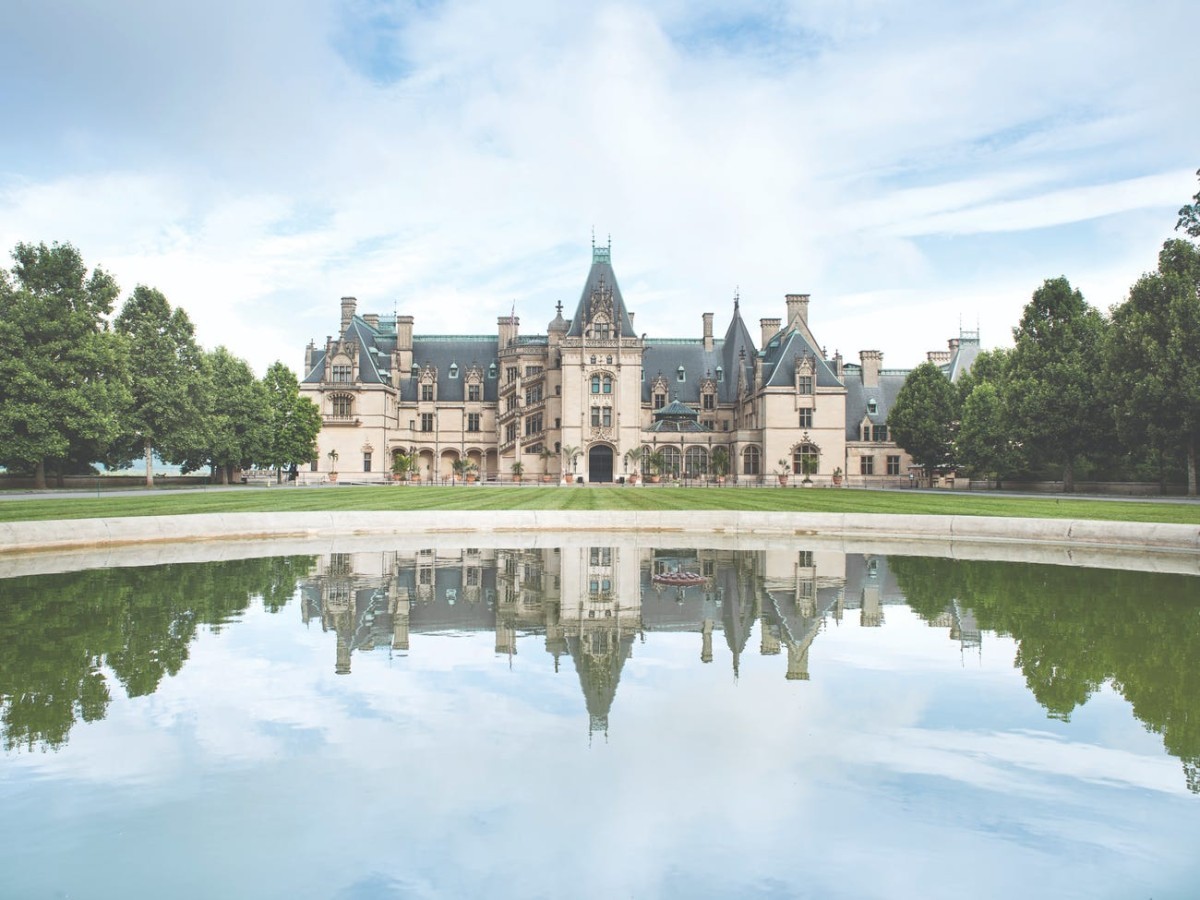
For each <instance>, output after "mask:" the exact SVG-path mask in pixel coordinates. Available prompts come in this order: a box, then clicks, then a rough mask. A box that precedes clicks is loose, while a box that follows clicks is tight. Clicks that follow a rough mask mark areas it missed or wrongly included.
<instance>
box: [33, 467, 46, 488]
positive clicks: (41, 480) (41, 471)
mask: <svg viewBox="0 0 1200 900" xmlns="http://www.w3.org/2000/svg"><path fill="white" fill-rule="evenodd" d="M33 487H34V490H39V491H44V490H45V489H46V461H45V460H44V459H39V460H38V461H37V465H36V466H34V467H33Z"/></svg>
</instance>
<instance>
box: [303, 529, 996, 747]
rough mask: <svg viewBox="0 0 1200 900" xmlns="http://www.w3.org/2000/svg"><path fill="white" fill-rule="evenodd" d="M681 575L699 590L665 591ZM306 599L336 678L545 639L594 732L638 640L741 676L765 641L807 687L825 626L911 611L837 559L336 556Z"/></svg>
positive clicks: (972, 638) (808, 554)
mask: <svg viewBox="0 0 1200 900" xmlns="http://www.w3.org/2000/svg"><path fill="white" fill-rule="evenodd" d="M677 572H691V573H696V574H697V575H702V576H703V582H702V583H697V584H693V585H687V586H682V585H668V584H664V583H663V582H662V581H661V580H658V579H656V576H662V575H664V574H668V573H677ZM301 590H302V598H303V601H302V602H303V605H302V614H303V616H304V619H305V621H306V622H307V621H310V620H312V619H317V620H319V621H320V622H321V624H322V626H323V627H324V628H325V629H326V630H329V631H333V632H335V633H336V636H337V650H336V661H335V670H336V671H337V672H338V673H340V674H348V673H349V672H350V668H351V656H352V654H353V653H354V652H356V651H357V652H363V651H371V650H375V649H377V648H388V649H389V650H390V651H392V652H401V653H407V652H409V650H410V636H411V635H414V634H429V635H437V634H442V635H449V634H462V633H470V632H491V633H493V634H494V635H495V652H496V653H499V654H505V655H509V656H512V655H515V654H516V653H517V650H518V638H519V637H527V636H531V635H532V636H538V635H541V636H544V639H545V650H546V652H547V653H548V654H549V655H550V656H551V657H552V658H553V665H554V668H555V671H558V670H559V668H560V666H561V665H562V664H563V662H564V658H569V660H570V663H572V664H573V665H574V667H575V670H576V673H577V674H578V676H579V681H580V687H581V689H582V691H583V694H584V698H585V703H586V706H587V710H588V714H589V717H590V720H591V727H592V728H593V729H601V730H603V729H605V728H607V723H608V715H609V711H610V708H611V706H612V703H613V699H614V697H615V696H616V691H617V684H618V682H619V680H620V677H621V672H622V669H623V667H624V665H625V661H626V660H627V659H629V658H630V657H631V656H632V655H633V648H634V643H635V638H639V637H640V638H642V639H644V638H645V637H646V635H647V634H649V633H656V632H675V633H691V634H695V635H696V636H697V644H698V647H697V649H698V655H699V657H700V660H701V661H702V662H704V663H711V662H713V661H714V659H715V658H716V656H717V655H720V656H721V657H722V658H727V659H728V661H729V665H730V666H731V668H732V671H733V674H734V675H736V674H737V672H738V669H739V666H740V665H741V660H742V657H743V656H744V654H745V653H746V652H747V651H748V646H749V643H750V640H751V636H752V633H753V632H754V631H755V630H756V629H757V631H758V639H759V647H758V649H759V653H761V654H762V655H764V656H776V655H783V654H786V658H787V662H786V674H785V677H786V678H787V679H789V680H801V681H807V680H808V679H809V659H808V655H809V649H810V647H811V646H812V644H813V641H814V639H815V638H816V637H817V635H818V634H819V633H820V632H821V631H822V629H823V628H824V627H825V625H826V624H827V623H830V622H833V623H840V622H841V621H842V620H843V617H844V616H846V615H847V614H851V615H853V614H855V613H856V614H857V621H858V624H859V625H860V626H862V627H880V626H882V625H883V624H884V610H885V607H887V606H889V605H893V604H904V598H903V596H902V595H901V593H900V591H899V589H898V588H897V586H896V583H895V580H894V578H892V576H891V574H890V573H889V571H888V568H887V559H886V558H885V557H882V556H865V557H864V556H859V555H850V556H847V555H846V554H843V553H841V552H838V551H835V550H799V551H796V550H784V549H767V550H753V551H751V550H682V549H670V550H653V549H644V548H634V547H620V546H591V547H562V548H554V549H530V550H505V549H453V550H446V549H441V550H437V549H429V550H418V551H415V552H411V551H410V552H399V551H385V552H370V553H353V554H350V553H340V554H331V555H328V556H324V557H321V558H320V559H319V562H318V564H317V566H316V568H315V569H314V573H313V575H312V576H311V577H310V578H309V580H308V581H307V582H305V583H303V584H302V588H301ZM931 624H932V625H933V626H934V627H943V628H946V629H948V631H949V634H950V637H951V638H952V639H954V640H957V641H960V643H961V644H962V645H963V646H964V647H968V646H975V647H977V646H978V644H979V631H978V628H977V626H976V625H975V623H974V618H973V616H972V615H971V613H970V611H969V610H965V609H959V608H958V607H957V606H955V607H952V608H951V609H949V610H947V612H946V613H945V614H944V615H943V616H942V617H941V618H940V619H938V620H937V621H935V622H933V623H931ZM719 642H720V643H723V644H724V649H718V648H719V647H720V643H719ZM714 645H716V646H714ZM525 646H528V644H526V645H525Z"/></svg>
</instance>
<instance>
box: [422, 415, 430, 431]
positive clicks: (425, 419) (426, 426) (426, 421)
mask: <svg viewBox="0 0 1200 900" xmlns="http://www.w3.org/2000/svg"><path fill="white" fill-rule="evenodd" d="M421 430H422V431H433V413H421Z"/></svg>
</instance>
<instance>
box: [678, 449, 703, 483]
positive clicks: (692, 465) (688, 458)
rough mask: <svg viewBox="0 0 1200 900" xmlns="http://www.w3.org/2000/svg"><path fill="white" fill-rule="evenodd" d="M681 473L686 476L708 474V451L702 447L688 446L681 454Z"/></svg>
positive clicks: (692, 476) (693, 476)
mask: <svg viewBox="0 0 1200 900" xmlns="http://www.w3.org/2000/svg"><path fill="white" fill-rule="evenodd" d="M683 473H684V475H686V476H687V477H688V478H699V477H700V476H702V475H707V474H708V451H707V450H705V449H704V448H703V447H688V448H687V452H686V453H684V455H683Z"/></svg>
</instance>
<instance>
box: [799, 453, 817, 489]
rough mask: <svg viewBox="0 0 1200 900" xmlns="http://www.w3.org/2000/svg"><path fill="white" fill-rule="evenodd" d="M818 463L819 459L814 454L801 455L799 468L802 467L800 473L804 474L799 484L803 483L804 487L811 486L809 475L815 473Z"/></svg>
mask: <svg viewBox="0 0 1200 900" xmlns="http://www.w3.org/2000/svg"><path fill="white" fill-rule="evenodd" d="M819 464H820V461H819V460H818V459H817V457H815V456H803V457H801V458H800V468H801V469H802V472H801V474H802V475H803V476H804V480H803V481H802V482H801V484H803V485H804V486H805V487H812V477H811V476H812V475H814V474H815V473H816V471H817V466H818V465H819Z"/></svg>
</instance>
